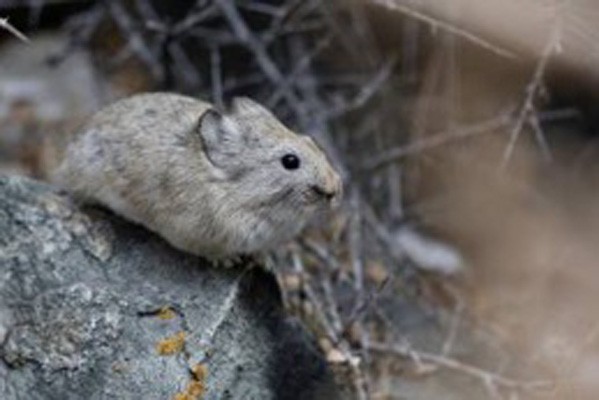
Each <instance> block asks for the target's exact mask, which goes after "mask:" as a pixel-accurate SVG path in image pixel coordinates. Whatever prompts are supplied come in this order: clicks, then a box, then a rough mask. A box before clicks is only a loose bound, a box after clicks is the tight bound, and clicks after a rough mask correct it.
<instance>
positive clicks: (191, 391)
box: [173, 364, 208, 400]
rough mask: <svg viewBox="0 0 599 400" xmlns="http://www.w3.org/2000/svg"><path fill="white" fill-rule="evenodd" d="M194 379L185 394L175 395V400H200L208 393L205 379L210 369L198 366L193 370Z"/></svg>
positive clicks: (201, 365)
mask: <svg viewBox="0 0 599 400" xmlns="http://www.w3.org/2000/svg"><path fill="white" fill-rule="evenodd" d="M192 372H193V377H192V378H191V381H189V383H188V384H187V387H185V390H184V391H183V392H179V393H177V394H176V395H175V397H174V398H173V400H200V399H201V398H202V397H203V396H204V393H205V392H206V383H205V379H206V376H207V375H208V367H206V366H205V365H204V364H196V365H195V366H194V367H193V368H192Z"/></svg>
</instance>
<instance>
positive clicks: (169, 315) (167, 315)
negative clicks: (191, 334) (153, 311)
mask: <svg viewBox="0 0 599 400" xmlns="http://www.w3.org/2000/svg"><path fill="white" fill-rule="evenodd" d="M157 316H158V318H159V319H164V320H167V319H173V318H175V317H176V316H177V314H175V312H174V311H173V309H172V308H170V307H166V306H165V307H162V308H161V309H160V310H158V314H157Z"/></svg>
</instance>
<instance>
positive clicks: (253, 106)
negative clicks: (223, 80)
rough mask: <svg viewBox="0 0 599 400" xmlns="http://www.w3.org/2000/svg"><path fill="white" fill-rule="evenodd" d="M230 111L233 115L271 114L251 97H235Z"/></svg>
mask: <svg viewBox="0 0 599 400" xmlns="http://www.w3.org/2000/svg"><path fill="white" fill-rule="evenodd" d="M230 109H231V114H233V115H248V114H264V113H267V114H270V113H269V112H268V110H267V109H266V108H264V107H263V106H262V105H260V104H259V103H257V102H255V101H254V100H252V99H250V98H249V97H234V98H233V100H231V107H230Z"/></svg>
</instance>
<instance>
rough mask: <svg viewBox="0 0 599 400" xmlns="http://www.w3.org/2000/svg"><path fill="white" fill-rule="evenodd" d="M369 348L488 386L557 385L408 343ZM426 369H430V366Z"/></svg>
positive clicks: (525, 387) (538, 387) (532, 387)
mask: <svg viewBox="0 0 599 400" xmlns="http://www.w3.org/2000/svg"><path fill="white" fill-rule="evenodd" d="M368 348H369V350H371V351H374V352H377V353H383V354H387V355H393V356H397V357H401V358H405V359H409V360H412V361H414V362H416V363H417V364H419V366H421V367H423V363H428V364H432V366H433V367H435V368H445V369H449V370H453V371H456V372H460V373H463V374H466V375H469V376H471V377H473V378H476V379H479V380H480V381H482V382H483V383H484V384H485V385H486V386H487V387H489V386H492V387H496V386H501V387H503V388H506V389H519V390H541V389H550V388H551V387H553V386H554V385H555V382H552V381H550V380H531V381H521V380H516V379H512V378H507V377H505V376H502V375H500V374H497V373H495V372H491V371H487V370H485V369H482V368H480V367H477V366H474V365H471V364H467V363H464V362H462V361H459V360H456V359H454V358H450V357H447V356H444V355H439V354H434V353H429V352H424V351H417V350H414V349H412V348H411V346H409V345H408V344H404V345H397V344H386V343H377V342H371V343H370V344H369V346H368ZM426 369H427V370H430V367H429V368H426Z"/></svg>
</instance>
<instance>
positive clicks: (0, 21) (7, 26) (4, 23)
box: [0, 18, 29, 43]
mask: <svg viewBox="0 0 599 400" xmlns="http://www.w3.org/2000/svg"><path fill="white" fill-rule="evenodd" d="M0 28H2V29H4V30H6V31H8V32H10V33H11V34H12V35H14V36H15V37H16V38H17V39H19V40H21V41H22V42H25V43H29V38H28V37H27V36H25V34H24V33H22V32H21V31H19V30H18V29H17V28H15V27H14V26H13V25H12V24H11V23H10V22H8V18H0Z"/></svg>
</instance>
